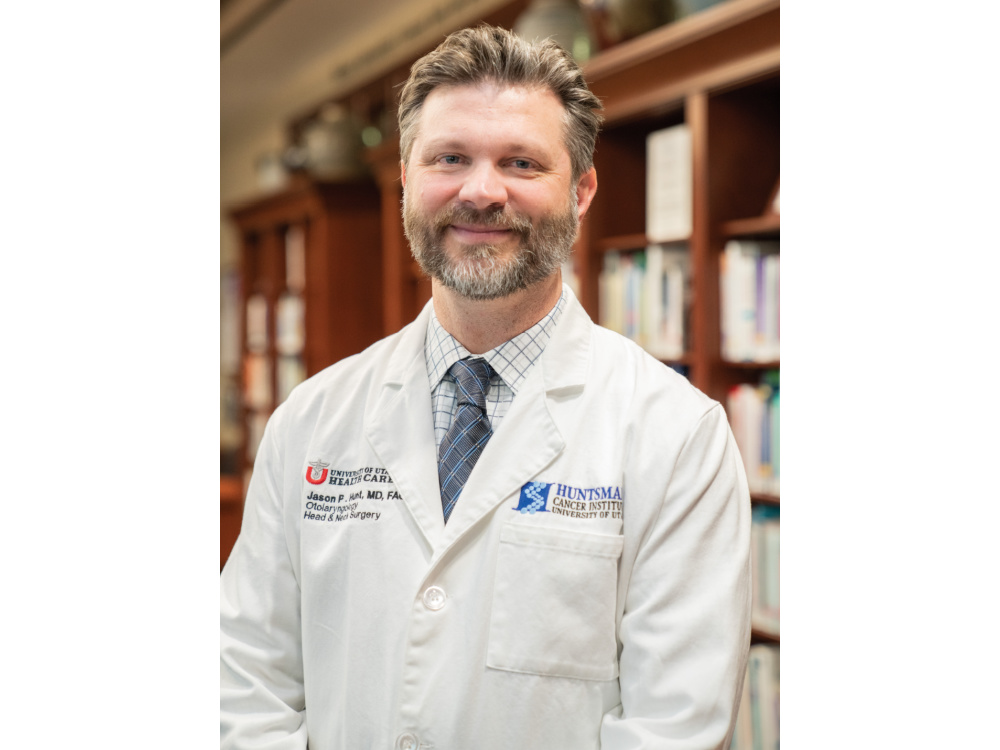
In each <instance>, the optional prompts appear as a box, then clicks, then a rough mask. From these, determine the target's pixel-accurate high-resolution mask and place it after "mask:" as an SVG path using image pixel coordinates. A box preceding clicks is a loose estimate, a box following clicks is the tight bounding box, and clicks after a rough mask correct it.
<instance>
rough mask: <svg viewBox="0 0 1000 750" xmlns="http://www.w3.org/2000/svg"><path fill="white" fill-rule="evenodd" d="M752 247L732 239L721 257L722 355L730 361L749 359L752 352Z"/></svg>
mask: <svg viewBox="0 0 1000 750" xmlns="http://www.w3.org/2000/svg"><path fill="white" fill-rule="evenodd" d="M752 250H753V248H752V247H747V246H746V243H744V242H740V241H738V240H730V241H729V242H727V243H726V247H725V249H724V250H723V252H722V257H721V259H720V268H719V301H720V307H721V310H720V312H721V315H720V321H721V326H722V331H721V333H722V358H723V359H725V360H728V361H730V362H745V361H748V360H750V359H751V358H752V353H753V337H754V331H755V328H756V321H755V317H756V316H755V303H754V287H755V275H754V267H753V262H752V260H751V257H752Z"/></svg>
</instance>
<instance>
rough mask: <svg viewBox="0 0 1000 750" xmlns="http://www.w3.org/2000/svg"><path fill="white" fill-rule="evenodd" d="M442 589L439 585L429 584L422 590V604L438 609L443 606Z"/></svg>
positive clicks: (443, 596) (428, 607)
mask: <svg viewBox="0 0 1000 750" xmlns="http://www.w3.org/2000/svg"><path fill="white" fill-rule="evenodd" d="M445 598H446V597H445V593H444V589H443V588H441V587H440V586H431V587H430V588H429V589H427V590H426V591H425V592H424V606H425V607H427V609H433V610H438V609H441V607H443V606H444V600H445Z"/></svg>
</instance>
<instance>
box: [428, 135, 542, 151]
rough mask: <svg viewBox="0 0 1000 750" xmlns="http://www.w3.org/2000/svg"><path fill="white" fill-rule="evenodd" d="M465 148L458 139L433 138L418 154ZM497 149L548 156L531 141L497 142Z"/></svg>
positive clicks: (539, 145) (462, 141)
mask: <svg viewBox="0 0 1000 750" xmlns="http://www.w3.org/2000/svg"><path fill="white" fill-rule="evenodd" d="M466 148H467V142H466V141H464V140H460V139H458V138H451V137H447V136H445V137H443V138H442V139H440V140H435V139H433V138H431V139H428V140H427V141H425V143H424V145H423V146H421V148H420V149H419V151H420V153H426V152H427V151H459V152H461V151H465V150H466ZM498 148H500V149H501V150H503V151H508V152H511V153H514V154H516V153H520V152H525V153H528V154H540V153H541V154H545V155H549V151H548V149H547V148H546V147H545V146H544V145H543V144H541V143H534V144H533V143H532V142H531V141H520V140H518V141H513V142H510V143H505V142H502V141H501V142H499V144H498Z"/></svg>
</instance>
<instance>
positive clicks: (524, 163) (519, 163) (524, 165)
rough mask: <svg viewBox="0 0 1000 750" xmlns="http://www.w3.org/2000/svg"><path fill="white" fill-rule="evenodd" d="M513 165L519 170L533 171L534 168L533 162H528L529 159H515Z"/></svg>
mask: <svg viewBox="0 0 1000 750" xmlns="http://www.w3.org/2000/svg"><path fill="white" fill-rule="evenodd" d="M511 164H513V165H514V166H515V167H517V168H518V169H531V166H532V165H531V162H530V161H528V160H527V159H514V161H512V162H511Z"/></svg>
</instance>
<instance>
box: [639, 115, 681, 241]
mask: <svg viewBox="0 0 1000 750" xmlns="http://www.w3.org/2000/svg"><path fill="white" fill-rule="evenodd" d="M691 179H692V166H691V131H690V129H689V128H688V126H687V125H685V124H681V125H675V126H674V127H671V128H665V129H663V130H657V131H655V132H652V133H650V134H649V135H648V136H646V236H647V237H648V239H649V241H650V242H673V241H677V240H687V239H688V238H689V237H690V236H691V205H692V202H691V194H692V188H691Z"/></svg>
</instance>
